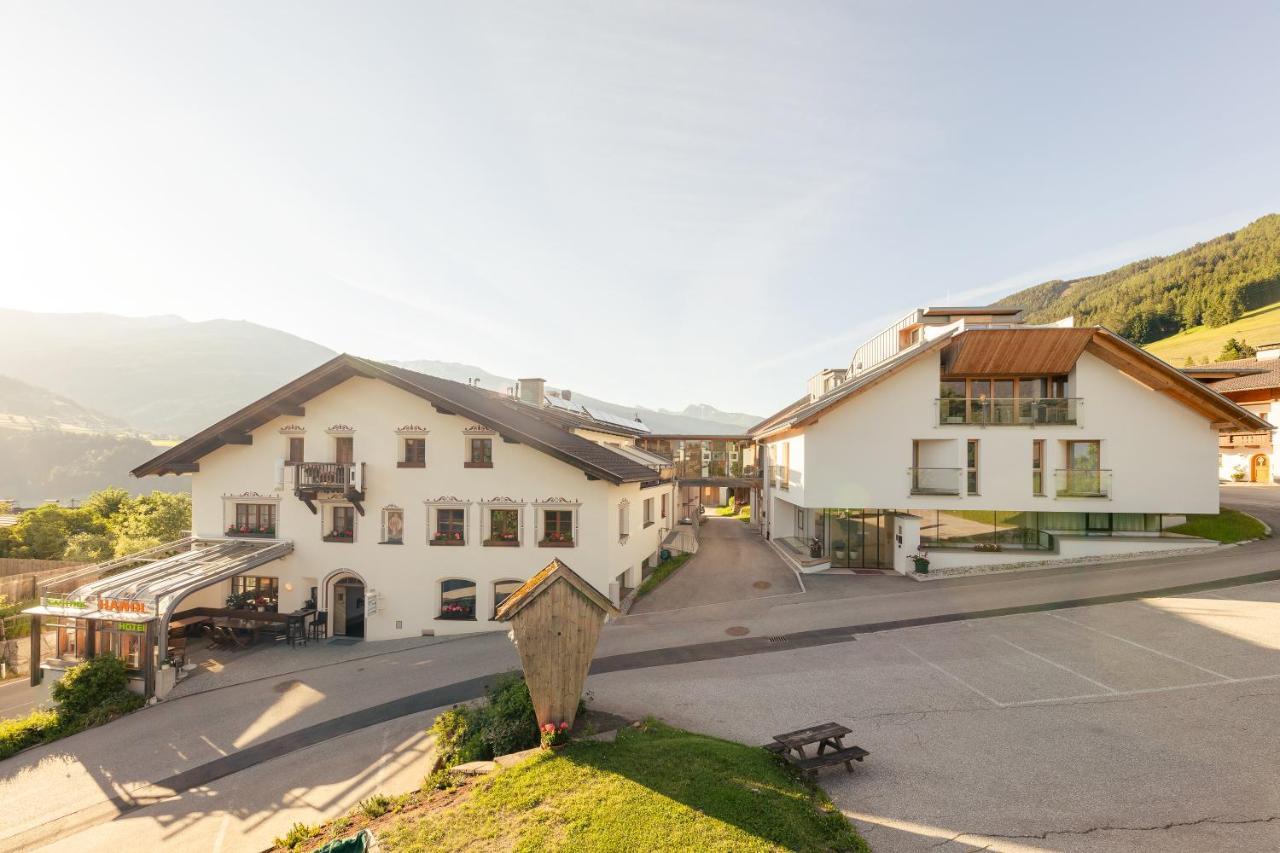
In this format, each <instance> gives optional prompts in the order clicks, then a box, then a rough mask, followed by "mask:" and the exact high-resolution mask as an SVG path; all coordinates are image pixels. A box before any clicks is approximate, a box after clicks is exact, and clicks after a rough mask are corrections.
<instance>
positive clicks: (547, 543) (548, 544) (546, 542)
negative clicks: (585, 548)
mask: <svg viewBox="0 0 1280 853" xmlns="http://www.w3.org/2000/svg"><path fill="white" fill-rule="evenodd" d="M538 547H539V548H572V547H573V540H572V539H570V540H569V541H568V542H556V541H554V540H551V539H543V540H542V541H541V542H539V543H538Z"/></svg>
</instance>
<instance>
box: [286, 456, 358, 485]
mask: <svg viewBox="0 0 1280 853" xmlns="http://www.w3.org/2000/svg"><path fill="white" fill-rule="evenodd" d="M293 467H294V477H295V479H294V487H295V488H298V489H316V490H320V491H335V492H345V491H347V490H348V489H352V490H355V491H357V492H358V491H362V486H363V484H362V483H361V482H360V481H361V480H362V479H363V477H362V476H361V474H362V469H363V467H364V466H363V465H361V464H359V463H354V462H302V463H300V464H298V465H295V466H293Z"/></svg>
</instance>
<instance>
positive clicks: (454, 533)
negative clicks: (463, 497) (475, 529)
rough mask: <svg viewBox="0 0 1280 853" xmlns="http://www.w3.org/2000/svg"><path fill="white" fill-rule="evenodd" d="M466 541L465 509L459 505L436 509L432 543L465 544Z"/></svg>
mask: <svg viewBox="0 0 1280 853" xmlns="http://www.w3.org/2000/svg"><path fill="white" fill-rule="evenodd" d="M466 542H467V511H466V510H465V509H462V508H459V507H438V508H437V509H436V530H435V534H434V535H432V537H431V544H432V545H465V544H466Z"/></svg>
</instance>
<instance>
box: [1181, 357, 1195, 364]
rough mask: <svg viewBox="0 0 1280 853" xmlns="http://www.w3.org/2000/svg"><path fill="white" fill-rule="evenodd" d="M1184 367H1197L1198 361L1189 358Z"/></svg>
mask: <svg viewBox="0 0 1280 853" xmlns="http://www.w3.org/2000/svg"><path fill="white" fill-rule="evenodd" d="M1182 366H1183V367H1195V366H1196V360H1195V359H1194V358H1192V357H1191V356H1187V360H1186V361H1184V362H1182Z"/></svg>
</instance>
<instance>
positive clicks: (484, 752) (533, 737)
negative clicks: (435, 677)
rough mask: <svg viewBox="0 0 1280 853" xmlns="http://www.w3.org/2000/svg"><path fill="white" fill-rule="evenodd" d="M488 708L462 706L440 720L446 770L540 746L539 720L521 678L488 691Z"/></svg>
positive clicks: (435, 727) (434, 729)
mask: <svg viewBox="0 0 1280 853" xmlns="http://www.w3.org/2000/svg"><path fill="white" fill-rule="evenodd" d="M485 693H486V696H487V697H488V701H487V702H486V703H485V704H484V705H479V706H472V705H458V706H456V707H454V708H451V709H449V710H448V711H445V712H444V713H443V714H441V715H440V716H438V717H436V720H435V722H434V723H433V724H432V726H431V733H432V734H434V735H435V737H436V749H437V750H439V753H440V757H441V760H442V762H443V765H444V767H445V768H449V767H456V766H457V765H459V764H466V763H467V762H469V761H488V760H490V759H492V758H493V757H494V756H495V755H506V754H507V753H510V752H519V751H520V750H522V749H530V748H531V747H535V746H537V745H538V718H537V717H536V716H535V715H534V713H533V699H532V698H531V697H530V696H529V686H528V685H527V684H525V681H524V678H523V677H522V676H519V675H510V676H506V677H504V678H501V679H499V680H498V681H497V682H496V683H495V684H493V685H492V686H491V687H489V688H488V689H487V690H486V691H485Z"/></svg>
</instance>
